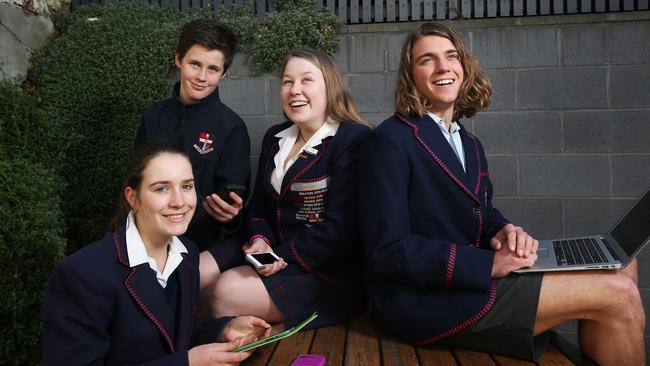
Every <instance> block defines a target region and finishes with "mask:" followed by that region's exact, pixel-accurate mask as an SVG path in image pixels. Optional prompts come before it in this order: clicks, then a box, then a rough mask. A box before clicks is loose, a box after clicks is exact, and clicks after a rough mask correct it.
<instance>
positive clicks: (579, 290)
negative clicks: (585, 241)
mask: <svg viewBox="0 0 650 366" xmlns="http://www.w3.org/2000/svg"><path fill="white" fill-rule="evenodd" d="M490 96H491V89H490V83H489V82H488V80H487V78H486V76H485V74H484V72H483V70H482V69H481V66H480V65H479V63H478V62H477V61H476V59H475V58H474V57H473V56H472V54H471V53H470V52H469V51H468V49H467V48H466V47H465V46H464V44H463V41H462V39H461V38H460V36H459V35H458V34H457V33H456V32H455V31H454V30H452V29H450V28H449V27H447V26H445V25H443V24H440V23H426V24H423V25H422V26H421V27H420V28H419V29H418V30H416V31H415V32H414V33H412V34H411V35H410V36H409V37H408V38H407V39H406V42H405V43H404V48H403V50H402V59H401V63H400V69H399V74H398V82H397V89H396V91H395V107H396V109H397V112H396V113H395V115H394V116H393V117H390V118H389V119H387V120H386V121H384V122H383V123H382V124H381V125H380V126H378V127H377V128H376V129H375V130H374V131H373V133H372V136H371V137H370V138H369V139H368V142H367V144H365V145H364V148H363V149H362V152H361V158H360V163H359V187H361V188H360V189H359V201H358V202H359V211H358V212H359V225H360V230H361V236H362V240H363V245H364V249H365V251H366V258H367V264H368V269H369V273H368V276H367V278H368V292H369V294H370V299H371V302H372V307H371V308H372V312H373V317H374V318H375V321H376V324H377V327H378V328H379V329H381V330H382V331H384V332H386V333H388V334H391V335H393V336H396V337H398V338H400V339H402V340H406V341H409V342H413V343H415V344H425V343H438V344H442V345H448V346H453V347H459V348H469V349H476V350H479V351H484V352H489V353H497V354H503V355H506V356H511V357H517V358H522V359H527V360H537V359H538V358H539V357H540V356H541V354H542V351H543V349H544V346H545V344H546V339H547V333H546V331H547V330H549V329H551V328H552V327H554V326H556V325H559V324H561V323H563V322H566V321H569V320H573V319H580V327H581V332H580V341H581V346H582V348H583V351H584V352H585V353H587V354H588V355H589V356H590V357H592V358H593V359H594V360H596V361H597V362H598V364H603V365H616V364H626V365H628V364H629V365H642V364H644V363H645V362H644V357H645V352H644V345H643V334H644V332H643V328H644V324H645V321H644V314H643V307H642V304H641V299H640V295H639V290H638V288H637V275H636V263H633V264H632V265H630V266H628V267H627V268H626V269H624V270H620V271H612V272H610V273H604V272H603V271H601V272H599V273H598V272H583V273H567V272H564V273H547V274H544V275H542V274H540V273H536V274H533V273H531V274H525V275H518V274H514V273H512V272H513V271H515V270H517V269H520V268H523V267H528V266H531V265H532V264H534V262H535V261H536V259H537V247H538V243H537V240H535V239H533V238H532V237H531V236H530V235H528V234H527V233H526V232H525V231H524V230H523V229H522V228H521V227H518V226H514V225H513V224H511V223H510V222H509V221H508V220H506V219H505V218H504V217H503V216H502V215H501V213H500V212H499V211H498V210H497V209H496V208H494V207H493V206H492V183H491V182H490V174H489V172H488V167H487V160H486V158H485V152H484V150H483V146H482V145H481V143H480V142H479V140H478V139H477V138H476V137H475V136H474V135H472V134H471V133H469V132H468V131H467V130H466V129H465V128H464V127H463V126H462V125H461V124H460V122H459V119H460V118H461V117H472V116H474V115H475V114H476V113H477V112H478V111H480V110H482V109H484V108H486V107H487V106H488V105H489V103H490Z"/></svg>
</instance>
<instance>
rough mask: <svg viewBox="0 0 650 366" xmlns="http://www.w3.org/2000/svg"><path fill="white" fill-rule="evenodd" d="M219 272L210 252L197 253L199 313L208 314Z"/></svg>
mask: <svg viewBox="0 0 650 366" xmlns="http://www.w3.org/2000/svg"><path fill="white" fill-rule="evenodd" d="M220 274H221V270H220V269H219V265H218V264H217V261H215V260H214V256H212V254H211V253H210V252H208V251H207V250H206V251H203V252H201V254H200V255H199V278H200V279H199V283H200V285H199V287H200V289H201V306H200V309H199V313H200V314H201V315H209V314H210V298H211V297H212V293H213V292H214V284H215V282H217V278H219V275H220Z"/></svg>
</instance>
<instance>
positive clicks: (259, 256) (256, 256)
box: [246, 251, 287, 277]
mask: <svg viewBox="0 0 650 366" xmlns="http://www.w3.org/2000/svg"><path fill="white" fill-rule="evenodd" d="M246 260H247V261H248V262H250V263H251V264H252V265H253V267H255V270H256V271H257V273H259V274H260V275H262V276H265V277H269V276H272V275H274V274H275V273H277V272H279V271H281V270H283V269H285V268H286V267H287V263H286V262H285V261H284V259H282V258H280V257H278V256H277V255H276V254H275V253H273V252H272V251H268V252H257V253H248V254H246Z"/></svg>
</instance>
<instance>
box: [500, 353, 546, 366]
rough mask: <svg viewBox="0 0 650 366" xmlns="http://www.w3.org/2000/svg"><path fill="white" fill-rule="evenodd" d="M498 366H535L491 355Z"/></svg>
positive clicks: (530, 363) (514, 359)
mask: <svg viewBox="0 0 650 366" xmlns="http://www.w3.org/2000/svg"><path fill="white" fill-rule="evenodd" d="M492 357H494V360H495V361H496V363H497V365H499V366H535V363H533V362H528V361H522V360H518V359H516V358H510V357H506V356H499V355H492Z"/></svg>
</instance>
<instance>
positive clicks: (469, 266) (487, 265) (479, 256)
mask: <svg viewBox="0 0 650 366" xmlns="http://www.w3.org/2000/svg"><path fill="white" fill-rule="evenodd" d="M493 264H494V251H491V250H484V249H479V248H476V247H474V246H464V245H456V244H452V245H451V247H450V251H449V257H448V260H447V270H446V272H445V286H447V287H456V288H473V289H481V290H487V289H489V288H490V280H491V278H492V266H493Z"/></svg>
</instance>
